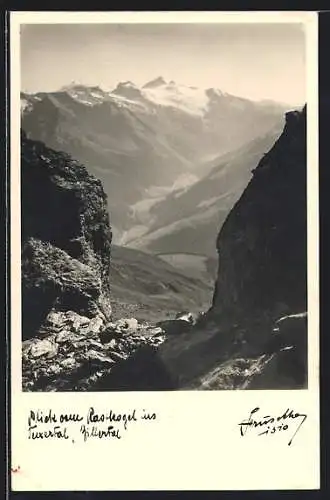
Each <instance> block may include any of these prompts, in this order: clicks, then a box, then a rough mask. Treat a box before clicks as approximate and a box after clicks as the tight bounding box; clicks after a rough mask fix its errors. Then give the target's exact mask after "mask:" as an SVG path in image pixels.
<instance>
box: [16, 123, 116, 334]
mask: <svg viewBox="0 0 330 500" xmlns="http://www.w3.org/2000/svg"><path fill="white" fill-rule="evenodd" d="M21 200H22V315H23V318H22V319H23V321H22V324H23V332H22V334H23V339H28V338H31V337H34V336H36V335H38V334H39V333H40V332H42V329H43V326H44V324H45V321H46V317H47V315H48V314H49V313H50V312H51V311H62V312H65V311H70V310H71V311H74V312H76V313H78V314H81V315H83V316H86V317H87V318H89V319H92V318H95V317H100V318H101V319H102V321H106V320H109V318H110V316H111V306H110V302H109V292H110V283H109V266H110V244H111V229H110V225H109V216H108V213H107V200H106V195H105V193H104V191H103V188H102V185H101V182H100V181H99V180H97V179H95V178H94V177H92V176H91V175H89V174H88V173H87V171H86V169H85V167H83V166H82V165H80V164H79V163H77V162H76V161H74V160H73V159H71V158H70V157H69V156H68V155H67V154H65V153H60V152H56V151H54V150H52V149H49V148H48V147H46V146H45V145H44V144H43V143H41V142H36V141H32V140H29V139H27V137H26V136H25V133H24V132H22V135H21Z"/></svg>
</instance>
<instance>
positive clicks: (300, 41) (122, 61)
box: [21, 23, 306, 105]
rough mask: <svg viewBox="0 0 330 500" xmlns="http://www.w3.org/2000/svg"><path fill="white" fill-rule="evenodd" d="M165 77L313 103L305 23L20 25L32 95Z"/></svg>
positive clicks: (24, 84)
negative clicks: (307, 75)
mask: <svg viewBox="0 0 330 500" xmlns="http://www.w3.org/2000/svg"><path fill="white" fill-rule="evenodd" d="M158 76H163V77H164V78H165V80H174V81H175V82H177V83H180V84H184V85H188V86H196V87H201V88H210V87H214V88H219V89H220V90H222V91H223V92H228V93H231V94H235V95H239V96H242V97H247V98H250V99H272V100H275V101H279V102H285V103H289V104H298V105H300V104H302V103H304V102H305V99H306V91H305V86H306V81H305V80H306V79H305V34H304V31H303V25H299V24H291V23H290V24H288V23H285V24H261V23H256V24H250V23H249V24H243V23H241V24H224V23H222V24H220V23H215V24H141V23H139V24H79V25H77V24H52V25H51V24H48V25H46V24H35V25H33V24H25V25H21V88H22V90H23V91H25V92H31V93H33V92H38V91H45V92H47V91H54V90H58V89H59V88H61V87H62V86H64V85H68V84H70V83H71V82H73V81H75V82H77V83H82V84H85V85H99V86H100V87H103V88H110V89H111V88H114V87H115V86H116V85H117V83H118V82H120V81H128V80H129V81H133V82H134V83H136V84H137V85H143V84H145V83H146V82H147V81H150V80H152V79H154V78H156V77H158Z"/></svg>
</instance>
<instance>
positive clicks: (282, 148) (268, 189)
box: [158, 109, 307, 390]
mask: <svg viewBox="0 0 330 500" xmlns="http://www.w3.org/2000/svg"><path fill="white" fill-rule="evenodd" d="M253 174H254V175H253V177H252V179H251V181H250V183H249V184H248V186H247V188H246V189H245V191H244V193H243V195H242V196H241V198H240V199H239V201H238V202H237V203H236V205H235V206H234V208H233V209H232V211H231V212H230V214H229V216H228V217H227V219H226V221H225V223H224V225H223V227H222V229H221V231H220V234H219V236H218V240H217V248H218V253H219V270H218V278H217V281H216V286H215V292H214V296H213V303H212V307H211V308H210V310H209V311H208V312H207V313H206V314H205V315H204V317H203V318H202V320H201V321H199V322H198V324H196V325H195V326H194V327H193V328H192V329H191V331H190V332H189V333H188V334H183V335H180V336H175V337H170V338H169V339H168V340H167V341H166V342H165V343H164V344H163V345H162V346H161V348H160V350H159V353H158V355H159V356H161V358H162V361H163V363H164V364H165V366H166V367H167V369H168V370H169V371H170V373H171V376H172V377H176V379H177V380H178V383H179V386H180V388H181V389H199V390H200V389H208V390H215V389H283V388H288V389H293V388H303V387H306V386H307V313H306V312H305V311H307V220H306V219H307V217H306V215H307V204H306V109H304V110H303V111H302V112H291V113H288V114H287V115H286V124H285V127H284V130H283V132H282V134H281V136H280V137H279V139H278V141H277V142H276V143H275V145H274V146H273V148H272V149H271V150H270V151H269V153H267V154H266V155H265V156H264V157H263V159H262V160H261V161H260V162H259V164H258V166H257V168H256V169H255V170H254V172H253Z"/></svg>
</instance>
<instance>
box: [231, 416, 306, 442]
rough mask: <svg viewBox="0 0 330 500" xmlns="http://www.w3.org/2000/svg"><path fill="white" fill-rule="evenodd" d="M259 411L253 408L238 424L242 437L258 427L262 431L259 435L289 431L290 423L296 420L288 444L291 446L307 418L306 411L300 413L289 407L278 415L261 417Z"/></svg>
mask: <svg viewBox="0 0 330 500" xmlns="http://www.w3.org/2000/svg"><path fill="white" fill-rule="evenodd" d="M259 412H260V408H258V407H256V408H254V409H253V410H251V412H250V415H249V417H248V418H247V419H246V420H243V421H242V422H240V423H239V424H238V425H239V427H240V434H241V436H242V437H243V436H245V435H246V433H247V432H248V431H251V430H256V429H257V430H260V431H261V432H260V433H259V434H257V435H258V436H265V435H268V434H269V435H272V434H275V433H278V432H282V431H288V430H289V429H290V423H292V422H295V423H296V424H297V425H296V427H295V430H294V433H293V435H292V436H291V438H290V440H289V442H288V445H289V446H291V444H292V442H293V439H294V438H295V436H296V435H297V433H298V431H299V430H300V429H301V426H302V425H303V423H304V422H305V421H306V419H307V415H306V414H305V413H299V412H296V411H294V410H290V409H289V408H288V409H287V410H285V412H284V413H281V414H280V415H278V416H272V415H264V416H262V417H260V414H258V415H257V413H259Z"/></svg>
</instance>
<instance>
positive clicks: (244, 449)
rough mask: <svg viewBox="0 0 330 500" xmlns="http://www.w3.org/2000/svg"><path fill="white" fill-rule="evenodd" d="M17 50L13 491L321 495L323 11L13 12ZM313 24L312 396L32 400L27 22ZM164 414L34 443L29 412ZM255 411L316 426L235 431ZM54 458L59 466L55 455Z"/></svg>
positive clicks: (59, 396)
mask: <svg viewBox="0 0 330 500" xmlns="http://www.w3.org/2000/svg"><path fill="white" fill-rule="evenodd" d="M10 17H11V19H10V20H11V23H10V47H11V103H10V104H11V147H12V155H11V186H10V199H11V221H12V227H11V304H12V311H11V335H12V342H11V352H12V358H11V364H12V366H11V383H12V409H11V411H12V466H13V467H16V466H17V465H20V473H19V474H17V473H16V474H13V475H12V487H13V490H14V491H34V490H36V491H37V490H40V491H45V490H90V491H91V490H148V489H151V490H227V489H237V490H251V489H266V490H267V489H278V490H280V489H318V488H319V481H320V477H319V468H320V467H319V394H318V386H319V348H318V347H319V345H318V344H319V311H318V304H319V296H318V290H319V263H318V110H317V103H318V92H317V89H318V80H317V66H318V63H317V34H318V30H317V14H316V13H312V12H244V13H240V12H134V13H132V12H111V13H109V12H97V13H96V12H51V13H49V12H12V13H11V16H10ZM155 22H156V23H217V22H219V23H220V22H221V23H223V22H225V23H256V22H262V23H303V24H304V25H305V28H306V37H307V65H306V68H307V69H306V71H307V95H308V99H307V102H308V107H307V109H308V110H307V117H308V124H307V127H308V144H307V148H308V150H307V152H308V169H307V180H308V188H307V189H308V191H307V193H308V304H309V317H308V323H309V388H308V390H305V391H232V392H231V391H230V392H222V391H214V392H208V391H205V392H203V391H201V392H199V391H198V392H194V391H192V392H189V391H187V392H175V393H172V392H165V393H159V392H158V393H155V392H148V393H110V395H109V394H105V393H103V394H101V393H88V394H87V393H86V394H84V393H77V394H68V393H44V394H41V393H22V392H21V308H20V304H21V292H20V282H21V271H20V189H19V186H20V154H19V153H20V134H19V127H20V111H19V92H20V76H19V75H20V57H19V56H20V50H19V49H20V47H19V26H20V24H29V23H31V24H37V23H49V24H55V23H79V24H80V23H155ZM90 404H93V405H94V406H97V407H98V408H99V409H100V411H101V409H102V408H103V409H104V410H105V409H107V408H109V407H110V406H111V407H112V408H114V409H117V410H118V409H119V410H122V411H124V410H125V409H129V408H132V407H133V406H135V407H143V408H150V409H154V410H156V411H157V414H158V415H159V420H157V423H155V424H154V425H153V426H148V427H146V428H139V429H137V428H132V429H131V430H130V431H129V433H128V434H127V436H126V437H125V439H123V440H122V441H121V442H118V443H111V444H109V443H107V442H102V441H101V442H98V443H89V444H88V445H87V444H81V445H80V444H76V445H74V446H72V445H68V444H67V443H62V442H60V443H56V442H31V441H29V440H28V439H27V434H26V416H27V412H28V410H29V409H33V408H49V407H52V408H53V409H54V410H58V411H64V410H68V409H71V411H79V410H81V411H84V410H86V409H87V408H88V406H89V405H90ZM254 406H260V407H262V408H264V410H265V411H266V412H269V413H270V412H274V413H276V412H279V411H281V410H283V409H285V408H286V407H290V408H291V407H293V408H294V409H296V410H297V411H301V412H306V413H307V414H308V419H307V421H306V424H305V425H304V428H302V430H301V431H300V433H299V436H298V437H297V439H296V441H295V443H294V445H293V446H292V447H290V448H289V447H287V446H286V443H285V442H284V441H283V439H273V440H270V439H268V440H267V439H265V440H261V439H260V438H258V439H256V438H255V439H248V438H247V439H245V438H244V439H242V438H241V437H240V436H239V433H238V427H237V423H238V422H239V421H240V420H241V418H244V417H246V416H247V414H248V413H249V411H250V410H251V408H252V407H254ZM47 457H49V458H47Z"/></svg>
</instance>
